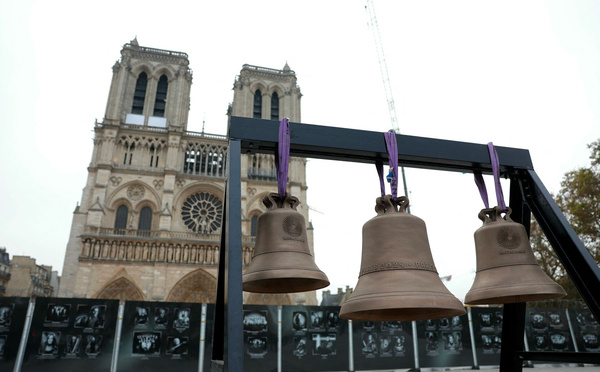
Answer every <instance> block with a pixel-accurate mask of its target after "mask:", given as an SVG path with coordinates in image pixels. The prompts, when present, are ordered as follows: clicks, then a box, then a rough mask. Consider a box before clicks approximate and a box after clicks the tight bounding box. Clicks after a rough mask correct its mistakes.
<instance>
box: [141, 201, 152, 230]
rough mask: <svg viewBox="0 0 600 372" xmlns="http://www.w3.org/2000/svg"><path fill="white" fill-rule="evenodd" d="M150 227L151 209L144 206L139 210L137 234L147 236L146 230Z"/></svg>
mask: <svg viewBox="0 0 600 372" xmlns="http://www.w3.org/2000/svg"><path fill="white" fill-rule="evenodd" d="M151 229H152V209H151V208H150V207H144V208H142V210H141V211H140V221H139V223H138V230H139V233H138V235H143V236H147V235H149V234H148V232H147V231H150V230H151Z"/></svg>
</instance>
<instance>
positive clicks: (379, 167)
mask: <svg viewBox="0 0 600 372" xmlns="http://www.w3.org/2000/svg"><path fill="white" fill-rule="evenodd" d="M375 167H376V168H377V174H379V185H380V187H381V197H384V196H385V182H383V162H382V161H381V160H376V161H375Z"/></svg>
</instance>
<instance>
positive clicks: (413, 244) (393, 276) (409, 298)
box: [340, 195, 465, 321]
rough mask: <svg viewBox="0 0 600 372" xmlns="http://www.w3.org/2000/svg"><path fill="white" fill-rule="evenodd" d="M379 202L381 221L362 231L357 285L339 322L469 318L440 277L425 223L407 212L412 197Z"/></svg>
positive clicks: (374, 221) (377, 217) (378, 213)
mask: <svg viewBox="0 0 600 372" xmlns="http://www.w3.org/2000/svg"><path fill="white" fill-rule="evenodd" d="M376 203H377V205H376V207H375V211H376V212H377V216H375V217H373V218H372V219H371V220H369V221H367V223H365V225H364V226H363V249H362V261H361V268H360V275H359V279H358V283H357V284H356V288H355V290H354V292H353V293H352V295H351V296H350V298H349V299H348V300H347V301H346V302H344V304H343V305H342V308H341V309H340V317H342V318H346V319H354V320H368V321H389V320H423V319H437V318H447V317H452V316H455V315H462V314H464V313H465V309H464V307H463V305H462V303H461V302H460V301H459V300H458V299H457V298H456V297H454V296H453V295H452V294H451V293H450V292H449V291H448V289H447V288H446V287H445V286H444V284H443V283H442V281H441V280H440V278H439V276H438V273H437V271H436V268H435V264H434V262H433V257H432V255H431V250H430V248H429V240H428V238H427V230H426V227H425V222H423V220H422V219H420V218H418V217H415V216H413V215H411V214H409V213H406V208H407V207H408V203H409V202H408V198H407V197H405V196H402V197H399V198H398V199H396V200H392V197H391V195H386V196H384V197H380V198H377V202H376Z"/></svg>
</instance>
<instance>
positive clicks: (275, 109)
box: [271, 92, 279, 120]
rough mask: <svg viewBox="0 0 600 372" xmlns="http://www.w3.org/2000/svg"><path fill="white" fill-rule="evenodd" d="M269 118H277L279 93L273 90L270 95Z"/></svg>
mask: <svg viewBox="0 0 600 372" xmlns="http://www.w3.org/2000/svg"><path fill="white" fill-rule="evenodd" d="M271 120H279V95H278V94H277V92H273V95H272V96H271Z"/></svg>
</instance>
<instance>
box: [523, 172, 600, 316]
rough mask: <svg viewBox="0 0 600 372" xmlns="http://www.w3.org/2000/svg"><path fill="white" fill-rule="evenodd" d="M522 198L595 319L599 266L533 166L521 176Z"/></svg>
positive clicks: (599, 298)
mask: <svg viewBox="0 0 600 372" xmlns="http://www.w3.org/2000/svg"><path fill="white" fill-rule="evenodd" d="M520 180H521V184H522V189H523V194H524V197H525V199H526V201H527V204H528V205H529V206H530V208H531V210H532V212H533V215H534V216H535V219H536V220H537V222H538V223H539V225H540V227H541V228H542V230H543V231H544V234H545V235H546V237H547V238H548V241H549V242H550V244H551V245H552V248H553V249H554V251H555V252H556V255H557V256H558V258H559V259H560V261H561V263H562V264H563V266H564V267H565V270H567V273H568V274H569V277H570V278H571V280H573V283H574V284H575V286H576V287H577V290H579V293H580V294H581V297H583V299H584V300H585V302H586V303H587V304H588V307H589V308H590V310H591V311H592V313H593V314H594V317H596V319H600V296H598V288H600V267H599V266H598V263H597V262H596V261H594V258H593V257H592V255H591V254H590V252H589V251H588V250H587V248H586V247H585V245H583V243H582V242H581V240H580V239H579V237H578V236H577V234H576V233H575V230H573V227H571V225H570V224H569V221H567V218H566V217H565V216H564V215H563V214H562V212H561V210H560V208H559V207H558V205H557V204H556V202H555V201H554V199H552V195H550V193H549V192H548V190H547V189H546V187H544V184H543V183H542V181H541V180H540V179H539V177H538V176H537V174H536V173H535V171H534V170H533V169H530V170H527V172H525V173H524V174H523V175H522V176H521V177H520Z"/></svg>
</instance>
